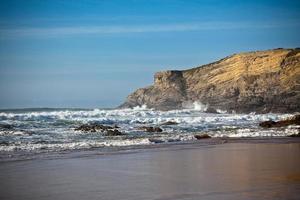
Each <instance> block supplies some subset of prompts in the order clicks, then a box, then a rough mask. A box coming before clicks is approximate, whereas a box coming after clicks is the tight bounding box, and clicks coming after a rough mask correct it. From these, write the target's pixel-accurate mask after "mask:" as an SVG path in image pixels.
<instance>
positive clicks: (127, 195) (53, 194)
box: [0, 140, 300, 200]
mask: <svg viewBox="0 0 300 200" xmlns="http://www.w3.org/2000/svg"><path fill="white" fill-rule="evenodd" d="M299 166H300V141H299V140H298V141H297V142H278V141H277V142H268V141H264V140H263V141H262V140H257V141H255V140H253V141H252V142H251V141H250V142H244V141H231V142H227V143H225V144H218V145H209V144H205V143H203V142H202V143H193V144H184V145H165V146H162V147H159V148H145V149H135V150H123V151H119V152H113V153H98V152H97V151H95V152H89V153H68V154H64V155H63V156H56V157H55V156H54V157H53V156H52V157H51V156H50V157H46V158H35V159H30V160H21V161H2V162H0V181H1V182H0V183H1V187H0V199H3V200H6V199H7V200H9V199H22V200H26V199H28V200H29V199H30V200H34V199H40V200H43V199H54V200H60V199H64V200H68V199H70V200H71V199H72V200H75V199H89V200H92V199H105V200H108V199H111V200H118V199H128V200H142V199H156V200H163V199H164V200H173V199H218V200H219V199H228V200H229V199H230V200H235V199H299V196H300V167H299Z"/></svg>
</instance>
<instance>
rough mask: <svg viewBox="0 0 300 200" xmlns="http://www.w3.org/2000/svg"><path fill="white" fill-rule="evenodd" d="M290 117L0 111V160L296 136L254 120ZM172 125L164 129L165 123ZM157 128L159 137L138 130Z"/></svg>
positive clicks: (294, 130) (293, 130)
mask: <svg viewBox="0 0 300 200" xmlns="http://www.w3.org/2000/svg"><path fill="white" fill-rule="evenodd" d="M290 116H292V114H273V113H268V114H255V113H251V114H235V113H226V112H223V111H219V113H213V114H212V113H205V112H203V109H202V108H201V107H200V108H199V106H195V107H194V108H189V109H183V110H172V111H157V110H153V109H148V108H147V107H146V106H141V107H135V108H133V109H51V108H41V109H39V108H35V109H13V110H0V159H1V158H7V157H17V156H20V155H23V156H24V155H27V154H40V153H45V152H46V153H48V152H65V151H78V150H89V149H95V148H97V149H99V148H105V147H110V148H113V149H117V148H121V147H128V148H131V147H133V148H134V147H136V146H140V147H143V146H147V145H155V144H157V143H160V144H161V143H164V144H173V143H182V142H187V141H195V140H196V138H195V137H194V135H195V134H203V133H205V134H208V135H210V136H211V137H223V138H227V137H235V138H239V137H285V136H289V135H291V134H294V133H297V132H298V128H299V127H296V126H289V127H285V128H276V129H272V128H271V129H264V128H261V127H259V125H258V124H259V122H261V121H266V120H280V119H284V118H287V117H290ZM170 121H171V122H176V124H173V125H163V124H164V123H165V122H170ZM91 123H92V124H102V125H110V126H118V127H119V128H118V130H119V131H120V132H122V133H124V134H123V135H121V136H107V135H105V134H103V133H102V132H83V131H76V130H75V129H76V128H77V127H79V126H80V125H83V124H91ZM141 126H152V127H160V128H161V129H162V130H163V131H162V132H159V133H153V132H150V133H149V132H145V131H143V130H141V129H140V128H139V127H141Z"/></svg>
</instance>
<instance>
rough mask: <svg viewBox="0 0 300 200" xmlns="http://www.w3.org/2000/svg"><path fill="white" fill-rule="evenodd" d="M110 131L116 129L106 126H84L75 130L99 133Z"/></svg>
mask: <svg viewBox="0 0 300 200" xmlns="http://www.w3.org/2000/svg"><path fill="white" fill-rule="evenodd" d="M108 129H114V127H111V126H105V125H102V124H83V125H81V126H79V127H77V128H75V131H84V132H97V131H106V130H108Z"/></svg>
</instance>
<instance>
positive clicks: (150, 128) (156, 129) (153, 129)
mask: <svg viewBox="0 0 300 200" xmlns="http://www.w3.org/2000/svg"><path fill="white" fill-rule="evenodd" d="M138 129H139V130H142V131H145V132H150V133H159V132H162V131H163V130H162V129H161V128H159V127H153V126H140V127H138Z"/></svg>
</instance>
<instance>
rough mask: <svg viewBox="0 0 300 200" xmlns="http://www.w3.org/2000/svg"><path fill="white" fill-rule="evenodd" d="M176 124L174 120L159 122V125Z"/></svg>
mask: <svg viewBox="0 0 300 200" xmlns="http://www.w3.org/2000/svg"><path fill="white" fill-rule="evenodd" d="M177 124H178V123H177V122H174V121H167V122H164V123H161V124H160V125H162V126H169V125H177Z"/></svg>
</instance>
